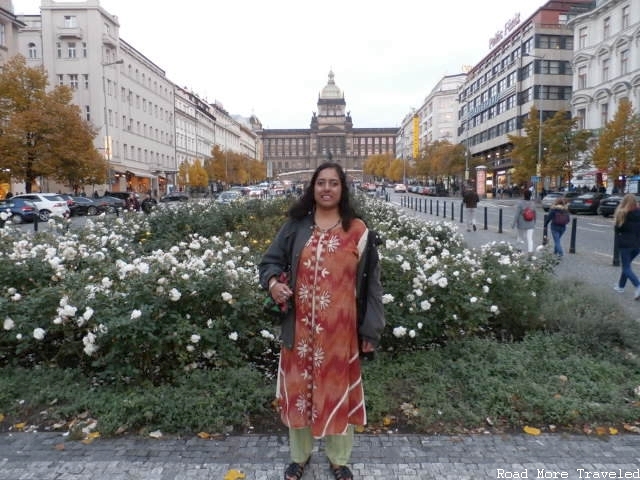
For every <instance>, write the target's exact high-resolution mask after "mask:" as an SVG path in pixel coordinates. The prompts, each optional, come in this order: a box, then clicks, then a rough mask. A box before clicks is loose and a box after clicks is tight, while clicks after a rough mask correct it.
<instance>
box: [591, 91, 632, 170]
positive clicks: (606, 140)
mask: <svg viewBox="0 0 640 480" xmlns="http://www.w3.org/2000/svg"><path fill="white" fill-rule="evenodd" d="M593 164H594V165H595V166H596V168H598V169H600V170H604V171H606V172H607V173H608V174H609V176H610V177H613V178H618V177H619V176H622V175H630V174H638V173H640V116H639V115H638V114H637V113H633V109H632V106H631V102H629V100H627V99H626V98H625V99H622V100H621V101H620V103H619V104H618V110H617V111H616V113H615V115H614V117H613V119H612V120H610V121H609V122H607V124H606V125H605V127H604V129H603V130H602V133H601V134H600V138H599V139H598V143H597V145H596V147H595V149H594V151H593Z"/></svg>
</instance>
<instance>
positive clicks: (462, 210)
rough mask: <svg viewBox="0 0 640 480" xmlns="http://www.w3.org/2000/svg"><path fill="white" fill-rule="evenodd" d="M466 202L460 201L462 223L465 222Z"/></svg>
mask: <svg viewBox="0 0 640 480" xmlns="http://www.w3.org/2000/svg"><path fill="white" fill-rule="evenodd" d="M463 217H464V203H463V202H460V223H463V222H464V218H463Z"/></svg>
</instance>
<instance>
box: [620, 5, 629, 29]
mask: <svg viewBox="0 0 640 480" xmlns="http://www.w3.org/2000/svg"><path fill="white" fill-rule="evenodd" d="M627 27H629V5H626V6H624V7H622V28H623V29H625V28H627Z"/></svg>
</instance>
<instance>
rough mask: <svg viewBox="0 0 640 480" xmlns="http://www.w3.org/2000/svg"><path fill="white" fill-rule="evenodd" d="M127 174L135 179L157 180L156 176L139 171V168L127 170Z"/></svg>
mask: <svg viewBox="0 0 640 480" xmlns="http://www.w3.org/2000/svg"><path fill="white" fill-rule="evenodd" d="M126 173H128V174H130V175H133V176H135V177H142V178H156V176H155V175H154V174H152V173H151V172H146V171H144V170H138V169H137V168H127V171H126Z"/></svg>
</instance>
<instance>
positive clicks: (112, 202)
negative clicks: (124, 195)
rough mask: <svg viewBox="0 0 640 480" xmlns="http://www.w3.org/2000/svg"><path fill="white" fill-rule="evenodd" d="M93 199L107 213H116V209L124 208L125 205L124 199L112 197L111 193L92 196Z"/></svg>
mask: <svg viewBox="0 0 640 480" xmlns="http://www.w3.org/2000/svg"><path fill="white" fill-rule="evenodd" d="M93 201H94V202H96V203H97V204H98V205H100V206H102V207H104V208H105V211H107V212H109V213H116V212H117V211H118V210H124V209H125V208H126V206H127V202H126V201H125V200H123V199H121V198H117V197H112V196H111V195H105V196H103V197H98V198H94V199H93Z"/></svg>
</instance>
